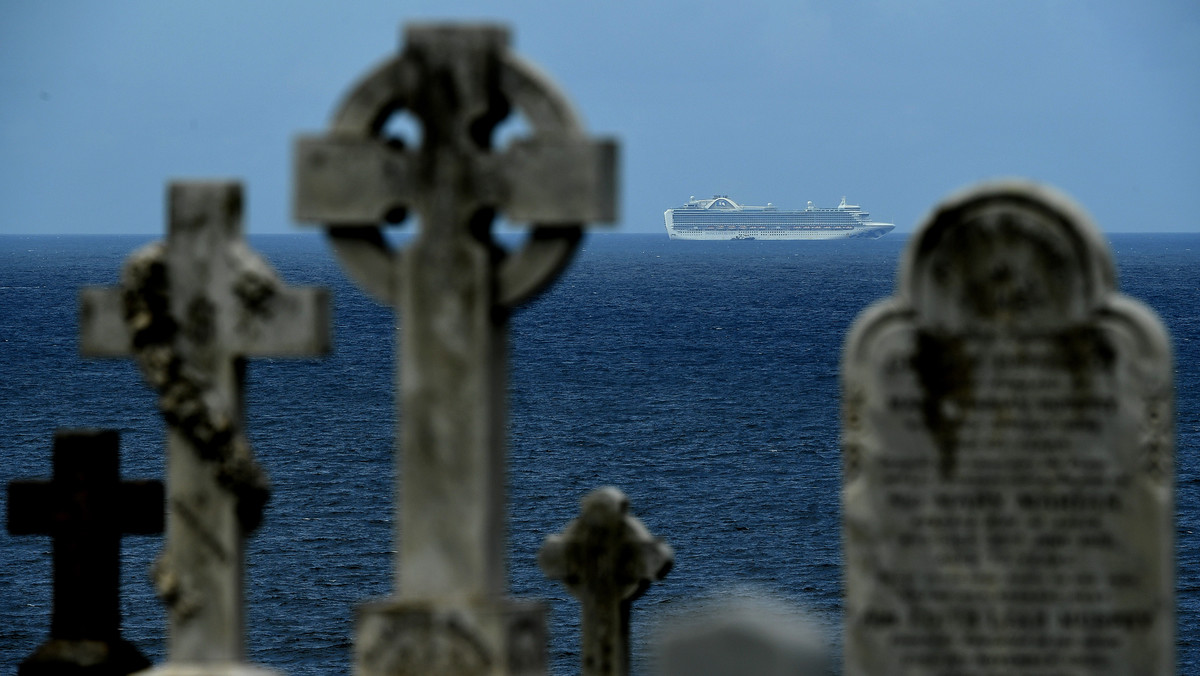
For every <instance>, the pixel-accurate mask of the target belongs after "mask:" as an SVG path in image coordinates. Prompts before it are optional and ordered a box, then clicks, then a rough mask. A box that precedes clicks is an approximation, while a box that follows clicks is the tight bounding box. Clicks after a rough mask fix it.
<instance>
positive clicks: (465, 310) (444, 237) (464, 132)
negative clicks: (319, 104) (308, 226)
mask: <svg viewBox="0 0 1200 676" xmlns="http://www.w3.org/2000/svg"><path fill="white" fill-rule="evenodd" d="M513 110H515V111H518V112H520V113H522V114H524V115H525V117H526V118H527V120H528V121H529V122H530V126H531V128H532V130H533V134H532V136H531V137H530V138H527V139H519V140H516V141H514V142H513V143H512V144H511V145H509V146H508V147H507V148H505V149H501V150H499V151H495V152H493V151H492V150H491V149H490V145H491V144H490V137H491V133H492V130H493V129H494V127H495V125H496V124H498V123H499V122H500V121H501V120H503V119H504V118H505V117H506V116H507V115H509V114H510V112H512V111H513ZM399 111H407V112H410V113H411V114H412V115H413V116H414V117H415V118H416V119H417V120H418V121H419V123H420V125H421V127H422V134H421V136H422V143H421V146H420V147H418V148H404V147H402V146H401V145H400V144H398V143H396V142H395V141H393V140H390V139H387V138H384V134H383V127H384V124H385V122H386V120H387V119H388V116H389V115H391V114H394V113H397V112H399ZM615 154H616V150H615V144H613V143H612V142H611V141H599V142H597V141H591V140H589V139H587V138H586V137H585V136H584V133H583V129H582V126H581V125H580V123H579V121H578V119H577V118H576V116H575V114H574V112H573V111H572V110H571V107H570V105H569V104H568V103H567V102H566V99H565V98H564V97H563V96H562V95H561V94H560V93H559V92H558V90H557V89H556V88H555V87H554V86H553V84H552V83H550V82H549V81H548V80H546V79H545V78H544V76H542V75H541V74H540V72H539V71H538V70H537V69H535V68H533V67H532V66H530V65H529V64H527V63H525V62H524V61H522V60H521V59H520V58H518V57H517V56H515V55H514V54H513V53H512V52H511V51H510V50H509V49H508V32H507V30H505V29H503V28H501V27H497V26H489V25H440V24H427V25H414V26H410V27H408V29H407V30H406V32H405V45H404V47H403V49H402V51H401V52H400V53H399V54H398V55H397V56H396V57H395V58H392V59H390V60H388V61H386V62H385V63H384V64H382V65H381V66H380V67H378V68H377V69H376V70H374V71H373V72H371V73H369V74H368V75H367V76H366V77H364V78H363V79H362V80H361V81H360V82H359V83H357V84H356V85H355V86H354V87H353V89H352V90H351V92H350V93H349V94H348V95H347V96H346V97H345V99H344V100H343V102H342V104H341V106H340V107H339V109H338V110H337V112H336V113H335V114H334V119H333V123H332V125H331V129H330V131H329V133H328V134H327V135H325V136H315V137H314V136H309V137H302V138H300V139H299V140H298V141H297V144H296V155H295V192H294V212H295V215H296V217H297V218H298V219H299V220H303V221H315V222H319V223H322V224H323V225H324V226H325V227H326V229H327V232H328V234H329V236H330V239H331V242H332V244H333V247H334V250H335V252H336V253H337V255H338V256H339V258H340V259H341V261H342V264H343V267H344V268H345V269H346V270H347V272H348V273H349V274H350V276H351V277H352V278H354V279H355V281H356V282H357V283H358V284H359V285H360V286H362V287H363V288H364V289H365V290H367V291H368V292H369V293H371V294H373V295H375V296H376V297H377V298H379V299H380V300H382V301H383V302H385V303H388V304H389V305H392V306H394V307H396V308H397V309H398V311H400V312H402V313H403V315H404V316H403V321H402V322H401V325H402V333H401V335H400V336H399V342H400V348H399V351H400V383H399V388H398V389H399V394H398V396H397V403H398V405H399V407H400V412H399V414H398V415H397V420H398V421H400V422H399V424H400V430H399V433H398V436H399V437H400V438H401V452H400V461H399V465H400V468H399V472H398V476H399V483H400V486H399V487H398V491H397V492H398V495H399V505H398V510H399V513H398V517H397V519H396V525H397V531H398V533H397V538H398V541H399V544H398V547H397V549H398V550H399V557H398V558H397V560H396V580H397V587H396V591H395V595H394V597H393V598H391V599H388V600H385V601H382V602H378V603H373V604H370V605H369V606H367V607H365V608H364V609H363V610H362V612H361V613H360V618H359V628H358V638H357V643H358V645H356V654H357V655H358V658H357V665H356V669H357V672H358V673H359V674H397V673H423V672H430V671H440V672H442V673H497V674H499V673H516V672H513V671H511V670H510V666H509V663H510V661H511V660H510V659H509V657H510V656H511V655H513V654H525V648H524V647H521V646H516V647H514V646H506V645H500V644H498V643H496V641H503V640H507V638H505V637H507V636H508V635H509V634H508V632H507V630H506V629H505V627H506V626H510V625H512V624H513V623H512V621H511V617H512V615H513V614H514V613H515V614H517V615H520V616H522V617H524V618H525V619H524V620H522V622H518V623H517V624H522V623H523V622H532V621H540V620H538V619H537V618H538V617H540V611H538V612H533V611H526V610H514V605H513V604H512V603H511V602H508V601H506V600H504V599H503V594H504V585H505V580H506V575H505V562H504V553H505V546H504V516H505V513H506V501H505V444H504V437H505V425H506V416H507V414H506V409H505V400H504V391H505V387H506V385H505V375H506V374H505V352H506V349H507V347H506V339H507V317H508V313H509V312H510V310H511V309H512V308H513V307H514V306H515V305H517V304H518V303H520V302H521V301H523V300H525V299H527V298H529V297H530V296H531V295H532V294H534V293H536V292H537V291H538V290H540V289H541V288H542V287H544V286H545V285H547V284H549V283H550V282H551V281H553V279H555V277H556V276H557V275H558V273H559V271H561V269H562V268H563V267H564V266H565V265H566V264H567V263H568V262H569V260H570V258H571V256H572V255H573V253H574V251H575V250H576V248H577V246H578V244H579V241H580V239H581V237H582V228H583V225H584V221H587V220H611V219H612V217H613V212H614V204H615V187H614V186H615V168H614V167H615ZM496 213H503V214H504V215H506V216H507V217H508V218H509V220H511V221H514V222H520V221H522V220H530V221H532V222H533V229H532V231H531V233H530V236H529V238H528V240H527V241H526V242H525V244H524V246H523V247H522V248H520V249H519V250H518V251H516V252H514V253H511V254H510V253H505V252H503V251H502V250H500V249H499V248H498V247H497V246H496V245H495V243H494V242H493V241H492V239H491V234H490V225H491V222H492V219H493V216H494V215H495V214H496ZM409 215H411V216H415V219H416V220H417V221H418V222H419V224H420V228H419V232H418V233H417V236H416V237H415V238H414V239H413V240H412V241H411V243H410V244H409V245H408V246H407V248H406V249H404V250H403V251H396V250H393V249H391V248H390V247H389V246H388V245H387V243H386V240H385V238H384V237H383V236H382V234H381V232H380V229H379V227H378V226H379V225H380V224H382V223H383V222H392V223H394V222H397V221H402V220H404V218H405V217H407V216H409ZM420 617H424V619H419V618H420ZM447 618H454V620H453V622H451V623H450V625H447V622H448V621H449V620H447ZM446 626H453V627H457V628H458V629H462V630H463V631H466V632H468V634H469V635H470V636H472V637H473V638H471V639H470V640H469V641H467V642H466V643H463V642H462V641H460V640H458V639H454V640H451V639H450V637H451V636H458V637H459V638H462V636H461V635H460V634H455V633H451V634H447V633H445V632H442V630H441V629H439V628H440V627H446ZM426 631H429V632H434V633H435V634H436V635H438V636H441V637H444V638H445V640H442V639H441V638H439V639H438V640H436V641H434V642H433V643H434V644H435V645H441V646H444V650H443V651H439V650H435V649H433V648H430V649H429V650H409V649H407V648H398V647H396V646H394V645H387V644H388V643H389V642H404V641H407V640H408V639H402V638H394V637H395V636H398V635H400V634H404V635H408V634H411V633H412V632H417V633H418V634H419V633H421V632H426ZM456 631H457V629H456ZM543 631H544V630H543ZM523 635H524V634H523ZM389 637H393V638H389ZM468 644H469V645H472V646H474V647H473V648H471V650H477V651H478V654H477V655H473V656H472V655H469V654H468V653H470V650H468V649H467V648H466V647H464V646H466V645H468ZM464 650H465V651H467V652H462V651H464ZM543 652H544V647H543ZM468 658H469V659H468ZM542 659H543V661H544V658H542ZM480 670H482V672H481V671H480Z"/></svg>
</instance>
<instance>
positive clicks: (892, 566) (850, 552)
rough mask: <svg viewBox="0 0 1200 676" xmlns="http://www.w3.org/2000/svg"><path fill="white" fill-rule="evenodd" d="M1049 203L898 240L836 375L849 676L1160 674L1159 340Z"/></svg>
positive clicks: (1165, 470)
mask: <svg viewBox="0 0 1200 676" xmlns="http://www.w3.org/2000/svg"><path fill="white" fill-rule="evenodd" d="M1114 278H1115V274H1114V270H1113V264H1112V261H1111V260H1110V257H1109V253H1108V250H1107V247H1106V246H1105V244H1104V242H1103V240H1102V239H1101V237H1100V235H1099V233H1098V232H1097V230H1096V228H1095V227H1094V226H1093V225H1092V224H1091V222H1090V221H1089V219H1088V218H1087V216H1086V215H1085V214H1083V213H1082V211H1081V210H1080V209H1079V208H1078V207H1076V206H1075V205H1074V204H1073V203H1072V202H1070V201H1069V200H1067V199H1066V198H1065V197H1063V196H1061V195H1059V194H1058V193H1055V192H1053V191H1051V190H1049V189H1047V188H1044V187H1041V186H1038V185H1035V184H1031V183H1025V182H1020V181H1005V182H996V183H988V184H984V185H982V186H979V187H977V188H974V189H972V190H968V191H966V192H964V193H961V194H958V195H956V196H954V197H952V198H950V199H948V200H947V201H945V202H944V203H942V204H941V205H940V206H939V207H938V208H937V209H936V210H935V211H934V212H933V214H932V215H931V216H929V217H928V219H927V220H926V221H925V223H924V224H923V225H922V226H921V228H920V229H919V230H918V232H917V233H916V234H915V235H914V236H913V238H912V240H911V241H910V242H909V245H908V250H907V253H906V256H905V259H904V262H903V264H902V266H901V270H900V280H899V284H898V291H897V293H896V295H895V296H893V297H892V298H890V299H888V300H886V301H884V302H882V303H881V304H879V305H876V306H875V307H873V308H872V309H870V310H868V311H867V312H865V313H864V314H863V315H862V316H861V317H860V318H859V320H858V322H857V323H856V324H855V326H854V328H853V329H852V331H851V333H850V335H849V337H848V339H847V343H846V349H845V355H844V363H843V419H842V423H843V454H844V469H843V481H844V484H843V492H842V507H843V520H844V522H843V539H844V547H845V550H844V551H845V563H846V611H845V631H846V638H845V673H846V674H848V675H850V676H859V675H865V674H871V675H878V674H939V675H940V674H946V675H948V674H980V675H999V674H1012V673H1021V674H1062V675H1071V674H1089V675H1092V676H1095V675H1097V674H1135V673H1136V674H1158V675H1166V674H1173V673H1174V672H1175V665H1174V654H1173V649H1174V636H1173V632H1174V626H1175V620H1174V616H1173V613H1174V601H1173V549H1172V548H1173V542H1172V514H1173V441H1174V440H1173V434H1174V432H1173V392H1172V381H1171V356H1170V352H1169V347H1168V342H1167V337H1166V333H1165V331H1164V329H1163V327H1162V325H1161V324H1160V323H1159V321H1158V320H1157V319H1156V318H1155V317H1154V315H1153V314H1152V313H1151V312H1150V311H1149V310H1147V309H1146V308H1144V307H1143V306H1141V305H1140V304H1138V303H1137V302H1135V301H1133V300H1131V299H1129V298H1126V297H1124V296H1122V295H1120V294H1118V293H1117V292H1116V290H1115V279H1114Z"/></svg>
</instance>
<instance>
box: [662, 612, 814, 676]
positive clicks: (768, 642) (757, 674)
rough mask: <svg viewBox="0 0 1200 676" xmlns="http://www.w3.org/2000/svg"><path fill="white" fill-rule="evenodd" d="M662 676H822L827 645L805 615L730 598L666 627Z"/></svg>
mask: <svg viewBox="0 0 1200 676" xmlns="http://www.w3.org/2000/svg"><path fill="white" fill-rule="evenodd" d="M657 643H658V647H657V650H656V652H657V655H658V659H657V661H658V669H657V673H658V674H660V675H661V676H742V675H743V674H754V676H824V675H825V674H828V673H829V671H828V669H829V649H828V647H827V645H826V642H825V638H824V637H823V636H822V635H821V632H820V631H819V630H818V629H817V627H816V626H815V625H814V624H813V623H812V622H811V621H809V620H808V619H807V618H806V617H805V616H804V615H803V614H802V613H800V612H798V611H796V610H793V609H790V608H788V607H786V606H785V605H783V604H782V603H780V602H778V601H773V600H769V599H765V598H753V597H751V598H736V599H734V598H730V599H724V600H721V601H720V602H718V603H716V604H713V605H710V606H708V607H705V608H703V609H701V610H698V611H693V612H691V613H689V614H687V615H684V616H683V617H680V618H678V619H676V620H675V621H673V622H672V623H671V625H670V626H668V627H665V628H664V632H663V634H662V636H661V638H660V639H659V640H658V641H657Z"/></svg>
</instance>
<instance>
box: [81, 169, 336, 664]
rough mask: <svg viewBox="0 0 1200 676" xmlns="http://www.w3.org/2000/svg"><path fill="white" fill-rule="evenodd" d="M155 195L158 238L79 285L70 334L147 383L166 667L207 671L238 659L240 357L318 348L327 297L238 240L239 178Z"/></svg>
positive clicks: (259, 501)
mask: <svg viewBox="0 0 1200 676" xmlns="http://www.w3.org/2000/svg"><path fill="white" fill-rule="evenodd" d="M168 201H169V229H168V234H167V240H166V243H165V244H163V243H155V244H152V245H149V246H148V247H146V248H145V249H142V250H140V251H138V252H135V253H134V254H133V255H131V256H130V258H129V260H128V261H127V263H126V267H125V270H124V272H123V274H122V282H121V287H120V288H89V289H84V290H83V292H82V294H81V311H80V333H81V339H80V344H81V349H82V351H83V353H84V354H86V355H90V356H101V357H113V356H126V355H136V356H137V358H138V363H139V366H140V368H141V370H142V374H143V376H144V377H145V378H146V379H147V381H148V382H149V383H150V384H151V385H153V386H154V387H155V388H157V389H158V391H159V395H160V396H159V407H160V409H161V411H162V413H163V416H164V418H165V419H166V421H167V424H168V435H167V436H168V438H167V491H168V502H169V510H168V521H167V538H166V547H165V550H164V552H163V555H162V557H161V558H160V559H159V562H158V564H157V565H156V571H155V582H156V585H157V587H158V591H159V595H160V596H161V597H162V598H163V600H164V601H165V602H166V604H167V607H168V614H169V620H170V632H169V641H168V657H169V662H168V668H174V669H176V670H178V669H183V668H185V666H184V665H188V666H187V667H186V668H193V669H199V670H201V671H203V673H209V672H208V671H204V669H206V668H207V667H208V665H218V664H224V665H237V664H239V663H240V662H241V661H242V659H243V651H244V648H243V612H244V609H243V584H244V580H243V578H244V570H243V559H244V556H243V548H244V543H243V540H244V538H245V536H246V534H247V533H248V532H249V531H250V530H252V529H253V528H254V527H255V526H256V525H257V523H258V519H259V517H260V516H261V509H262V506H263V504H264V503H265V500H266V490H267V489H266V483H265V478H264V477H263V475H262V471H261V469H260V468H259V467H258V465H257V464H256V463H254V461H253V459H252V455H251V451H250V448H249V445H248V443H247V442H246V439H245V436H244V434H243V432H242V424H243V423H242V417H243V416H242V387H243V384H242V381H243V377H244V373H245V360H246V358H247V357H253V356H308V355H319V354H323V353H324V352H326V351H327V350H328V349H329V308H328V298H327V295H326V294H325V292H324V291H323V290H319V289H307V288H305V289H292V288H289V287H286V286H285V285H284V284H283V283H282V282H280V280H279V279H278V278H277V277H276V276H275V273H274V271H273V270H272V269H271V267H270V266H269V265H267V263H265V262H264V261H263V260H262V259H261V258H259V257H258V256H257V255H256V254H254V252H253V251H251V250H250V248H249V247H247V246H246V244H245V242H244V241H243V239H242V236H241V232H242V189H241V185H240V184H238V183H234V182H176V183H172V184H171V185H170V188H169V196H168ZM216 668H217V667H216V666H212V669H216ZM222 668H224V667H222ZM229 669H237V667H229ZM247 670H248V669H247ZM189 673H191V672H189ZM196 673H200V672H196ZM214 673H215V672H214ZM222 673H231V671H229V670H226V671H222Z"/></svg>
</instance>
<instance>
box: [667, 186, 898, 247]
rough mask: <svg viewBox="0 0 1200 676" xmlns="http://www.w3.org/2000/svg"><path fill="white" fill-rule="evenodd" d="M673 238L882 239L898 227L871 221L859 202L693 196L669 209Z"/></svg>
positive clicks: (843, 199) (669, 232)
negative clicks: (827, 204) (755, 201)
mask: <svg viewBox="0 0 1200 676" xmlns="http://www.w3.org/2000/svg"><path fill="white" fill-rule="evenodd" d="M663 218H664V219H665V221H666V225H667V235H669V236H670V237H671V239H711V240H730V239H733V240H737V239H841V238H845V237H866V238H868V239H878V238H880V237H883V236H884V235H886V234H887V233H889V232H891V231H892V229H893V228H895V227H896V226H895V225H893V224H892V223H880V222H876V221H872V220H871V214H869V213H867V212H866V211H863V210H862V208H861V207H859V206H857V205H854V204H846V198H845V197H843V198H842V202H841V204H838V205H837V206H836V207H833V208H820V207H814V206H813V203H812V202H809V203H808V206H807V207H806V208H804V209H779V208H777V207H775V206H774V205H773V204H770V203H768V204H767V206H765V207H760V206H750V205H745V204H738V203H737V202H735V201H733V200H732V199H730V198H729V196H728V195H713V197H712V199H696V198H695V197H693V198H692V199H690V200H688V202H687V203H686V204H684V205H682V206H678V207H675V208H674V209H667V210H666V211H665V212H663Z"/></svg>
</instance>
